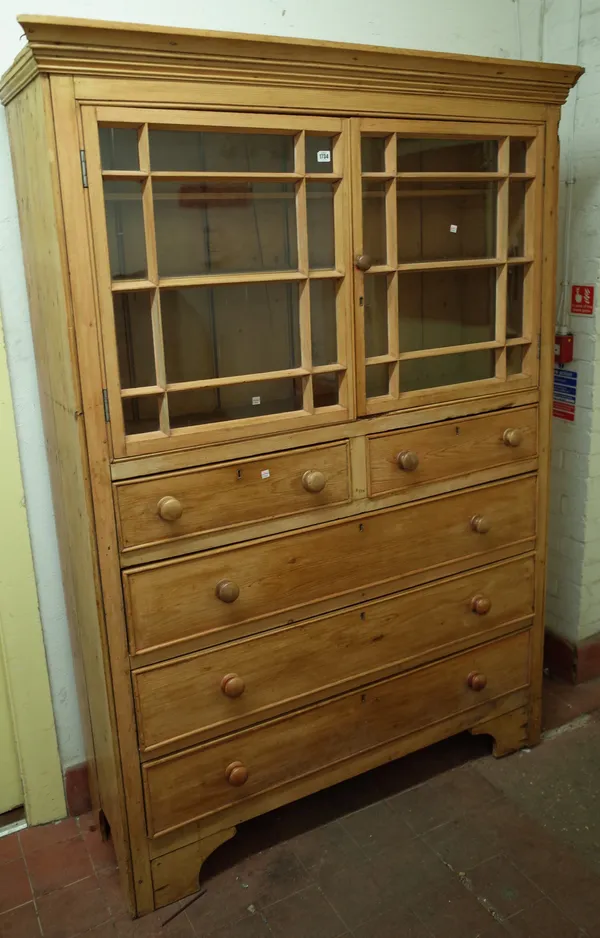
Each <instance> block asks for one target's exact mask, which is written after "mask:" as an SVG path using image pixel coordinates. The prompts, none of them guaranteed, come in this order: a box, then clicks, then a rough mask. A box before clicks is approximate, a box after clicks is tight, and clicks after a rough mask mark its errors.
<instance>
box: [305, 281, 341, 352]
mask: <svg viewBox="0 0 600 938" xmlns="http://www.w3.org/2000/svg"><path fill="white" fill-rule="evenodd" d="M335 300H336V284H335V282H334V281H333V280H312V281H311V283H310V325H311V342H312V363H313V365H331V364H333V363H334V362H337V329H336V310H335Z"/></svg>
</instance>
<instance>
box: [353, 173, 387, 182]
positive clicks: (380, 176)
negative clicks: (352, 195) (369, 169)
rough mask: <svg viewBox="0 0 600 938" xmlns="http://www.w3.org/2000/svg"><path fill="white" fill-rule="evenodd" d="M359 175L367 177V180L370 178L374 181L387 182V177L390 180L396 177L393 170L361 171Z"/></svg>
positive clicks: (362, 177) (363, 177)
mask: <svg viewBox="0 0 600 938" xmlns="http://www.w3.org/2000/svg"><path fill="white" fill-rule="evenodd" d="M360 175H361V179H367V180H369V179H371V180H373V181H374V182H387V181H388V179H389V180H391V179H395V178H396V173H395V172H393V171H390V172H389V173H388V172H384V173H377V172H373V173H361V174H360Z"/></svg>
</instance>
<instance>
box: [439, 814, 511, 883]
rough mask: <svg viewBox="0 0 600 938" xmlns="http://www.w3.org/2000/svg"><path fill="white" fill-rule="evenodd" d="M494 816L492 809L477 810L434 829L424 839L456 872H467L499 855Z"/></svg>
mask: <svg viewBox="0 0 600 938" xmlns="http://www.w3.org/2000/svg"><path fill="white" fill-rule="evenodd" d="M490 817H493V810H492V809H489V810H488V809H481V810H479V811H474V812H472V813H471V814H467V815H463V816H462V817H459V818H455V819H454V820H452V821H448V822H447V823H446V824H442V825H441V826H440V827H435V828H433V830H431V831H429V832H428V833H427V834H425V835H424V837H423V839H424V841H425V842H426V843H427V844H428V845H429V846H430V847H431V849H432V850H434V851H435V852H436V853H437V854H438V855H439V856H440V857H441V858H442V860H443V861H444V862H445V863H448V864H449V865H450V866H451V867H452V869H453V870H456V871H461V872H465V871H466V870H469V869H471V868H472V867H473V866H477V865H478V864H479V863H483V861H484V860H490V859H491V858H492V857H494V856H496V854H497V853H498V852H499V851H498V842H497V837H496V835H495V831H493V830H492V828H491V824H490Z"/></svg>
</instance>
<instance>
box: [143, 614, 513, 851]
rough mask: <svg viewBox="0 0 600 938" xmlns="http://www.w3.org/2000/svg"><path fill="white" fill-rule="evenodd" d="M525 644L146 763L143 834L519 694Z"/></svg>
mask: <svg viewBox="0 0 600 938" xmlns="http://www.w3.org/2000/svg"><path fill="white" fill-rule="evenodd" d="M529 641H530V639H529V632H520V633H517V634H514V635H511V636H509V637H508V638H504V639H501V640H500V641H497V642H491V643H489V644H487V645H481V646H479V647H478V648H475V649H471V650H470V651H468V652H464V653H462V654H460V655H455V656H452V657H449V658H445V659H444V660H443V661H439V662H436V663H435V664H433V665H428V666H426V667H424V668H419V669H418V670H415V671H410V672H409V673H408V674H404V675H401V676H397V677H394V678H390V679H388V680H385V681H380V682H378V683H376V684H371V685H369V686H368V687H363V688H361V689H360V690H358V691H353V692H351V693H349V694H343V695H341V696H339V697H335V698H333V699H332V700H328V701H326V702H325V703H322V704H317V705H315V706H312V707H307V708H305V709H304V710H299V711H296V712H295V713H294V714H291V715H288V716H286V717H280V718H278V719H275V720H271V721H269V722H267V723H263V724H261V725H260V726H256V727H252V728H251V729H247V730H243V731H241V732H239V733H232V734H230V735H229V736H226V737H223V738H221V739H218V740H215V741H214V742H211V743H206V744H204V745H202V746H197V747H194V748H192V749H187V750H185V751H184V752H181V753H177V754H176V755H173V756H167V757H166V758H164V759H160V760H157V761H155V762H148V763H146V764H145V766H144V767H143V774H144V787H145V796H146V816H147V819H148V832H149V834H150V836H156V835H159V834H162V833H166V832H167V831H169V830H172V829H174V828H177V827H180V826H183V825H184V824H187V823H189V822H191V821H195V820H199V819H201V818H206V817H207V816H209V815H215V814H217V813H218V812H220V811H224V810H226V809H227V808H229V807H231V806H234V805H236V804H238V803H239V802H244V801H247V800H248V799H252V798H254V799H256V798H260V796H261V795H262V794H266V793H269V795H272V794H273V792H274V790H276V789H278V788H281V787H283V786H293V783H294V782H295V781H297V780H299V779H302V778H306V777H307V776H311V775H314V774H316V773H319V772H321V771H325V770H326V769H327V768H328V767H330V766H331V765H333V764H335V763H338V762H341V761H342V760H346V759H350V758H352V757H354V756H357V755H359V754H360V753H363V752H366V751H368V750H371V751H372V750H375V749H376V748H377V747H379V746H383V745H384V744H385V743H386V742H389V741H390V740H393V739H397V738H400V737H403V736H407V735H408V734H410V733H412V732H415V731H417V730H419V729H422V728H424V727H426V726H429V725H431V724H433V723H436V722H438V721H440V720H444V719H446V718H448V717H450V716H452V715H454V714H459V713H461V712H464V711H466V710H469V709H471V708H478V706H479V705H480V704H483V703H484V702H486V701H489V700H492V699H496V698H499V697H502V696H503V695H505V694H509V693H511V692H512V691H514V690H517V689H519V688H522V687H525V686H526V685H527V684H528V682H529ZM482 685H485V686H482ZM476 688H479V689H476ZM473 722H476V717H475V715H474V720H473ZM259 810H260V809H258V808H257V812H256V813H259Z"/></svg>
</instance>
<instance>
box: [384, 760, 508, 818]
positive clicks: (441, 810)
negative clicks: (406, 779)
mask: <svg viewBox="0 0 600 938" xmlns="http://www.w3.org/2000/svg"><path fill="white" fill-rule="evenodd" d="M482 781H483V784H482ZM499 797H500V793H499V792H498V790H497V789H496V788H494V786H493V785H491V784H490V783H489V782H488V781H487V779H482V777H481V775H479V774H478V773H477V772H475V771H474V770H473V769H472V768H471V767H470V766H462V767H461V768H458V769H454V770H453V771H451V772H446V773H444V775H441V776H438V777H437V778H434V779H431V780H430V781H428V782H426V783H425V784H424V785H419V786H418V787H417V788H411V789H409V790H408V791H404V792H401V793H400V794H399V795H395V796H394V797H393V798H390V799H389V800H388V804H389V805H390V807H391V808H392V810H393V811H394V812H396V813H398V814H399V815H400V816H401V817H402V818H403V819H404V820H405V821H406V823H407V824H408V825H409V827H410V828H411V829H412V830H413V831H414V832H415V833H416V834H424V833H426V832H427V831H429V830H431V829H432V828H434V827H439V826H440V825H441V824H445V823H447V822H448V821H451V820H453V819H454V818H456V817H460V816H461V815H463V814H466V813H467V812H471V811H474V810H476V809H477V808H481V807H484V806H485V805H488V804H489V803H490V802H492V801H495V800H496V799H497V798H499Z"/></svg>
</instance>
